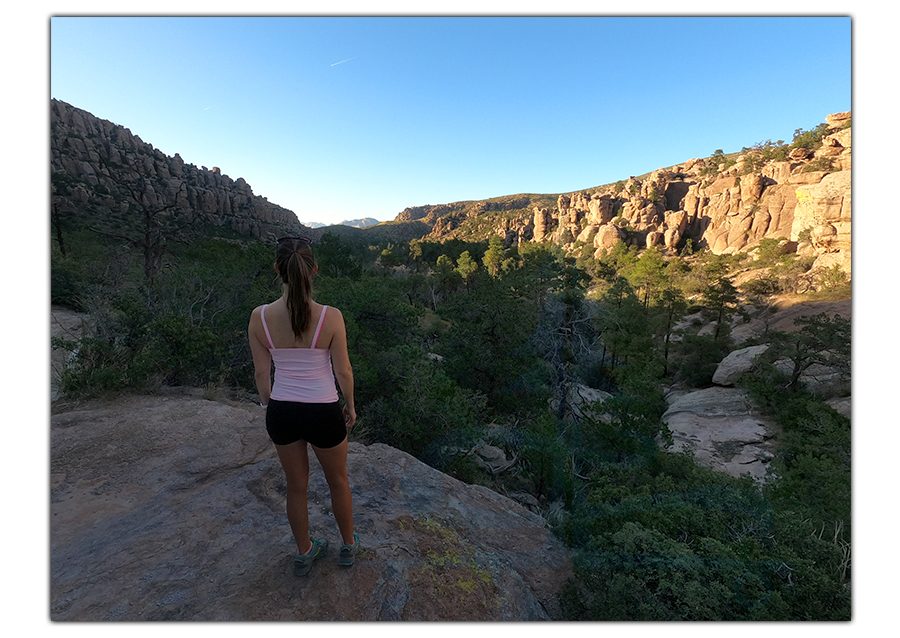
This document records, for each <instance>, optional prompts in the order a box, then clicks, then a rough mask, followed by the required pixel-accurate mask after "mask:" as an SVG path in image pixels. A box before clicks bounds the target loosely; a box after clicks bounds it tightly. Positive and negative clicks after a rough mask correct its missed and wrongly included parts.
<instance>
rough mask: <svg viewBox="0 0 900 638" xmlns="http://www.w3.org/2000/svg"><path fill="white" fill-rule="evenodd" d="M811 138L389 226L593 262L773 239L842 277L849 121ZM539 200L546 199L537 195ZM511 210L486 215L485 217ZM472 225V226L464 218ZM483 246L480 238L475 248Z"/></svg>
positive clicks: (410, 215) (442, 208)
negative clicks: (575, 253)
mask: <svg viewBox="0 0 900 638" xmlns="http://www.w3.org/2000/svg"><path fill="white" fill-rule="evenodd" d="M817 133H818V134H820V139H814V140H813V142H812V143H806V144H800V143H796V142H795V143H793V144H790V145H785V144H781V145H772V144H770V143H767V144H760V145H757V146H756V147H752V148H746V149H744V150H743V151H741V152H740V153H735V154H731V155H725V154H722V153H719V152H717V154H715V155H713V156H711V157H709V158H702V159H692V160H689V161H687V162H684V163H683V164H679V165H676V166H671V167H668V168H660V169H657V170H655V171H653V172H652V173H649V174H648V175H645V176H642V177H629V178H628V179H627V180H623V181H620V182H617V183H615V184H608V185H606V186H601V187H597V188H593V189H587V190H584V191H578V192H574V193H568V194H562V195H559V196H557V197H555V202H554V203H552V204H550V205H547V204H546V203H541V202H539V197H540V196H525V195H520V196H512V197H507V198H503V199H502V200H490V201H486V202H458V203H454V204H444V205H436V206H426V207H417V208H408V209H406V210H405V211H403V212H402V213H401V214H400V215H399V216H398V220H401V219H402V220H408V219H422V220H424V221H427V222H429V223H430V224H431V225H432V227H433V230H432V232H431V234H430V238H431V239H438V240H439V239H443V238H449V237H454V236H457V235H458V234H459V231H458V230H457V229H458V228H459V227H460V225H461V222H462V221H463V220H466V219H470V221H469V225H468V227H469V228H470V229H471V228H483V229H484V233H486V234H500V235H502V236H504V237H505V239H506V241H507V243H518V242H519V241H552V242H554V243H557V244H561V245H563V246H564V247H565V248H567V249H568V250H570V251H571V250H575V249H576V248H578V247H579V246H583V245H590V246H592V247H593V248H594V249H595V251H596V253H597V254H598V255H599V253H600V252H601V251H603V250H606V249H609V248H611V247H613V246H614V245H615V244H616V243H617V242H618V241H620V240H622V241H625V242H626V243H628V244H630V245H637V246H639V247H650V246H659V247H661V248H665V249H668V250H680V249H682V248H683V247H684V246H685V245H686V243H687V241H688V240H690V241H691V245H692V247H693V248H694V249H699V248H704V247H705V248H708V249H709V250H710V251H712V252H713V253H716V254H721V253H734V252H738V251H743V250H747V249H750V248H752V247H753V246H754V245H756V244H758V243H759V241H760V240H762V239H766V238H774V239H783V240H786V241H787V242H789V246H790V248H791V249H793V250H795V251H796V252H798V253H800V254H801V255H808V256H813V257H815V258H816V262H815V264H814V266H813V267H814V268H826V267H830V266H832V265H835V264H837V265H839V266H840V267H841V268H842V269H843V270H844V271H845V272H847V273H848V274H849V273H850V224H851V215H850V199H851V198H850V194H851V177H850V176H851V172H850V171H851V129H850V113H849V112H846V113H836V114H833V115H829V116H828V117H827V118H826V122H825V123H824V124H823V125H822V126H821V127H819V128H818V129H817ZM545 197H546V196H545ZM503 210H517V213H516V214H514V215H507V216H496V215H495V216H494V217H495V218H494V219H491V216H490V214H488V215H485V213H491V212H492V211H503ZM479 216H481V217H482V219H483V220H484V221H482V222H481V223H478V222H472V221H471V218H477V217H479ZM483 238H484V237H481V239H483Z"/></svg>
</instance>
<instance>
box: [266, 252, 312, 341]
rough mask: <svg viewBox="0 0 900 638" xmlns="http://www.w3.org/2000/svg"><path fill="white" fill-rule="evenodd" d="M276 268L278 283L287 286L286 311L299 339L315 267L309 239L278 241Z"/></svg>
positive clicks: (305, 321) (307, 321)
mask: <svg viewBox="0 0 900 638" xmlns="http://www.w3.org/2000/svg"><path fill="white" fill-rule="evenodd" d="M275 265H276V266H277V267H278V273H279V274H280V275H281V281H283V282H284V283H285V284H287V309H288V314H289V315H290V317H291V328H292V329H293V331H294V335H295V336H296V337H297V338H299V337H300V335H301V334H302V333H303V331H304V330H306V328H307V326H308V325H309V314H310V313H309V302H310V299H312V274H313V269H314V268H315V266H316V258H315V256H313V251H312V248H311V247H310V245H309V240H307V239H305V238H302V237H283V238H281V239H279V240H278V251H277V252H276V254H275Z"/></svg>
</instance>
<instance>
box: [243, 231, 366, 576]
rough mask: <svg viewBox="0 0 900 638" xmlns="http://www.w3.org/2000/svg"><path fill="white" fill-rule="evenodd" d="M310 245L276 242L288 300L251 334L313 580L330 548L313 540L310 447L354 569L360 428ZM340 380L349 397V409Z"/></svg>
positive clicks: (302, 564) (342, 337)
mask: <svg viewBox="0 0 900 638" xmlns="http://www.w3.org/2000/svg"><path fill="white" fill-rule="evenodd" d="M309 243H310V242H309V240H308V239H306V238H302V237H300V238H298V237H283V238H282V239H279V240H278V250H277V252H276V256H275V271H276V272H277V273H278V274H279V276H280V277H281V281H282V290H283V294H282V296H281V298H280V299H278V300H277V301H274V302H272V303H270V304H266V305H264V306H260V307H258V308H256V309H254V310H253V312H252V314H251V315H250V325H249V328H248V332H249V337H250V350H251V352H252V353H253V367H254V368H255V371H256V387H257V388H258V390H259V397H260V401H261V404H262V405H263V407H265V408H266V430H267V431H268V433H269V438H271V439H272V442H273V443H274V444H275V449H276V450H277V451H278V458H279V460H280V461H281V467H282V468H283V469H284V474H285V478H286V479H287V516H288V522H289V523H290V526H291V531H293V533H294V539H295V541H296V542H297V553H296V554H295V555H294V575H295V576H305V575H306V574H308V573H309V570H310V569H311V567H312V563H313V561H314V560H315V559H317V558H320V557H322V556H324V554H325V551H326V550H327V548H328V541H327V540H326V539H319V540H313V539H312V538H310V536H309V511H308V510H307V502H306V493H307V488H308V486H309V456H308V452H307V443H309V444H310V445H312V449H313V452H315V454H316V458H318V460H319V463H320V464H321V466H322V470H323V471H324V472H325V479H326V480H327V481H328V488H329V490H330V491H331V509H332V511H333V512H334V517H335V519H336V520H337V524H338V528H339V529H340V532H341V537H342V539H341V540H342V544H341V551H340V555H339V557H338V564H339V565H343V566H350V565H352V564H353V561H354V558H355V556H356V554H357V553H358V552H359V536H358V535H357V534H356V533H355V532H354V531H353V501H352V498H351V495H350V483H349V480H348V477H347V432H348V431H349V430H350V428H352V427H353V424H354V423H355V422H356V409H355V407H354V404H353V370H352V368H351V367H350V357H349V355H348V353H347V331H346V328H345V327H344V318H343V316H342V315H341V312H340V311H339V310H338V309H337V308H333V307H327V306H323V305H321V304H319V303H316V302H315V301H314V300H313V298H312V278H313V276H314V275H315V274H316V272H317V271H318V269H319V268H318V266H317V265H316V261H315V258H314V257H313V251H312V248H311V247H310V245H309ZM273 361H274V363H275V383H274V385H273V384H272V381H271V369H272V362H273ZM335 378H337V381H338V385H339V386H340V388H341V394H342V395H343V397H344V407H343V410H342V409H341V406H340V403H339V400H338V394H337V389H336V388H335V384H334V379H335Z"/></svg>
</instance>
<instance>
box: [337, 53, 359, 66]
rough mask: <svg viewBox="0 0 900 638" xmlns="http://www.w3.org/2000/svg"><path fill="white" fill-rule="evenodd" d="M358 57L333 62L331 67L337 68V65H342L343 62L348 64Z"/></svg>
mask: <svg viewBox="0 0 900 638" xmlns="http://www.w3.org/2000/svg"><path fill="white" fill-rule="evenodd" d="M357 57H358V56H355V55H354V56H353V57H352V58H347V59H346V60H341V61H340V62H335V63H334V64H332V65H331V66H337V65H338V64H343V63H344V62H349V61H350V60H355V59H356V58H357Z"/></svg>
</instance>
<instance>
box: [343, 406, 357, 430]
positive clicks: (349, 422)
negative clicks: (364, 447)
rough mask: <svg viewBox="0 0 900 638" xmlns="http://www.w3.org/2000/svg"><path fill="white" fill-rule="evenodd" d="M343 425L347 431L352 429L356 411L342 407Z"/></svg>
mask: <svg viewBox="0 0 900 638" xmlns="http://www.w3.org/2000/svg"><path fill="white" fill-rule="evenodd" d="M343 412H344V424H345V425H346V426H347V429H348V430H349V429H350V428H352V427H353V424H354V423H356V410H355V409H354V408H351V407H349V406H346V405H345V406H344V409H343Z"/></svg>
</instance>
